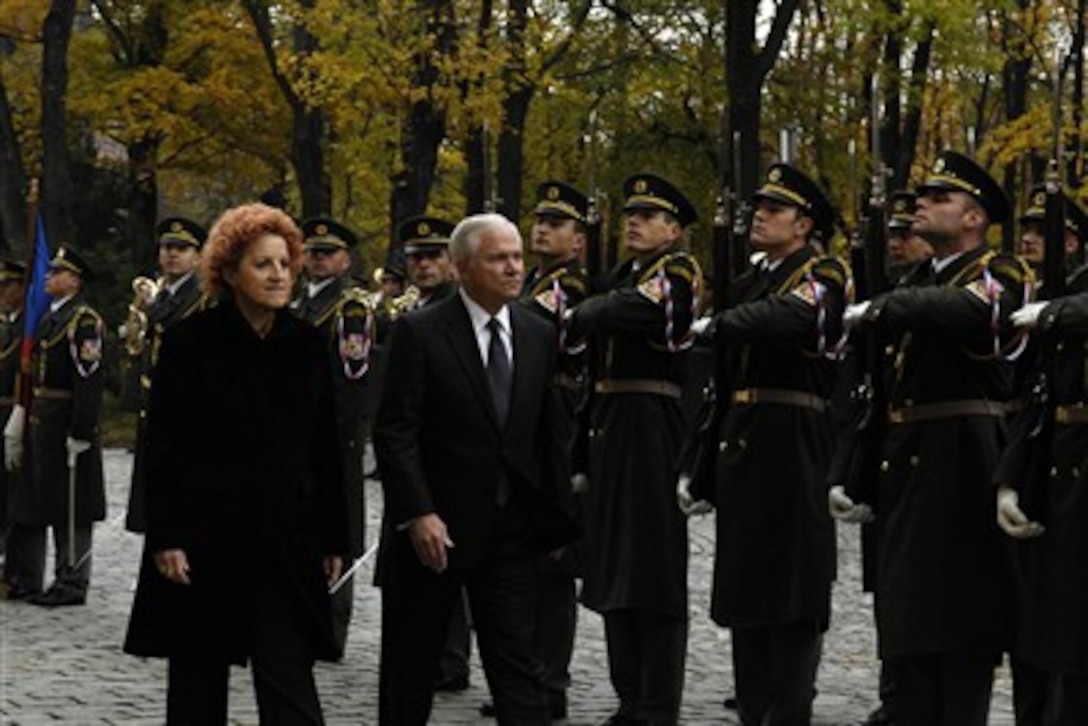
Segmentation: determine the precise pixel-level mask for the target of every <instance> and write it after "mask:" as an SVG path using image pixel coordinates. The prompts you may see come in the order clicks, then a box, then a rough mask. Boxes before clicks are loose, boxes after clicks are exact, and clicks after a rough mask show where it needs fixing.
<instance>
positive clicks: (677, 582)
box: [572, 249, 702, 617]
mask: <svg viewBox="0 0 1088 726" xmlns="http://www.w3.org/2000/svg"><path fill="white" fill-rule="evenodd" d="M610 283H611V289H610V290H609V291H608V292H606V293H603V294H601V295H596V296H593V297H590V298H588V299H586V301H585V302H583V303H582V304H581V305H579V306H578V308H577V309H576V311H575V314H574V318H573V320H572V331H573V334H574V335H580V334H582V333H583V332H585V333H588V334H589V335H590V349H591V350H592V351H593V355H594V358H595V360H594V362H593V365H594V366H595V371H594V380H595V381H596V384H595V385H596V389H595V392H594V393H593V394H592V398H591V403H590V405H591V410H590V431H589V436H590V438H589V478H590V484H589V490H588V491H587V492H586V494H585V495H584V497H583V499H584V505H585V507H584V510H583V511H584V516H585V534H584V541H585V572H584V586H583V589H582V602H583V603H584V604H585V605H586V606H587V607H589V608H592V609H593V610H596V611H597V612H608V611H610V610H615V609H622V608H640V609H647V610H656V611H659V612H664V613H668V614H671V615H673V616H676V617H686V616H687V570H688V568H687V563H688V539H687V518H686V517H685V516H684V515H683V514H682V513H681V512H680V510H679V508H678V507H677V506H676V495H675V487H676V469H675V462H676V458H677V454H678V453H679V448H680V445H681V442H682V438H683V433H684V430H683V429H684V422H683V412H682V410H681V407H680V388H681V386H682V384H683V381H684V377H685V365H686V359H687V344H688V343H689V342H690V340H689V330H690V327H691V322H692V320H693V317H694V304H695V300H696V298H697V296H698V291H699V289H700V288H701V286H702V275H701V272H700V270H699V267H698V264H697V263H696V262H695V260H694V258H692V257H691V256H690V255H688V254H686V253H684V252H681V251H679V250H676V249H666V250H664V251H663V252H662V253H660V254H659V255H657V256H656V257H654V258H653V259H651V260H649V261H648V262H647V263H646V264H645V265H643V266H642V267H641V268H640V269H635V266H634V263H633V261H628V262H626V263H624V264H623V265H621V266H620V267H619V268H617V270H616V271H615V272H614V273H613V277H612V280H611V281H610ZM639 382H644V383H649V384H650V385H652V386H655V387H657V388H659V389H660V392H658V393H648V392H629V393H623V392H614V393H602V392H601V387H609V386H612V387H618V389H619V390H622V389H623V387H624V386H628V385H636V386H637V385H639ZM661 384H664V385H661ZM670 387H671V388H670ZM613 390H617V389H616V388H614V389H613ZM666 391H669V392H666Z"/></svg>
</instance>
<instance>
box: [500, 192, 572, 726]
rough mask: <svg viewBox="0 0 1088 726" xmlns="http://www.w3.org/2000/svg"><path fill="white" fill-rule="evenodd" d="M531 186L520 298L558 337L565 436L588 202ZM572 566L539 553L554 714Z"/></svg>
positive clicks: (541, 624) (568, 630) (565, 649)
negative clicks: (571, 325)
mask: <svg viewBox="0 0 1088 726" xmlns="http://www.w3.org/2000/svg"><path fill="white" fill-rule="evenodd" d="M536 191H537V203H536V207H535V208H534V209H533V229H532V233H531V236H530V239H529V247H530V249H531V250H532V253H533V254H534V255H536V258H537V262H538V264H537V266H536V267H534V268H533V269H532V270H530V271H529V272H528V274H527V275H526V276H525V283H524V286H523V288H522V297H521V302H522V304H524V305H525V306H526V307H528V308H529V309H530V310H532V311H533V312H535V313H537V314H538V315H540V316H542V317H543V318H544V319H546V320H550V321H551V322H552V323H553V324H554V325H555V329H556V334H557V335H558V336H559V355H560V360H559V361H558V362H557V363H556V376H555V385H556V388H557V389H558V390H559V392H560V395H561V398H562V400H563V404H564V413H565V414H566V420H565V421H563V422H562V424H563V425H564V426H566V427H567V428H568V432H567V434H566V438H567V439H568V440H570V439H571V438H572V437H573V435H574V433H573V432H574V417H575V409H576V408H577V407H578V405H579V404H580V403H581V402H582V401H583V398H584V396H585V391H584V390H583V389H584V387H585V378H586V377H585V350H586V346H585V341H577V340H570V339H569V338H568V336H567V331H566V330H565V327H566V326H565V322H564V317H565V316H566V312H567V311H568V310H570V309H572V308H574V307H575V306H577V305H578V304H579V303H581V302H582V300H584V299H585V297H586V294H587V293H588V291H589V276H588V274H587V273H586V269H585V266H584V265H583V264H582V259H581V255H582V251H583V250H584V249H585V245H586V225H587V223H588V219H587V216H586V215H587V214H588V208H589V200H588V199H587V198H586V196H585V195H584V194H582V193H581V192H580V191H578V190H577V189H575V188H574V187H572V186H571V185H569V184H566V183H564V182H561V181H546V182H544V183H542V184H540V185H539V186H538V187H537V190H536ZM575 569H576V565H575V558H574V554H573V552H572V550H571V549H570V548H567V549H565V550H564V551H563V553H562V554H561V555H559V556H558V557H556V556H552V555H548V556H546V557H544V558H542V565H541V573H542V578H541V584H540V599H539V601H538V604H537V611H536V619H537V638H536V641H537V654H538V656H539V657H540V660H541V663H542V664H543V666H544V686H545V687H546V688H547V690H548V701H549V703H550V705H551V710H552V718H553V719H561V718H566V717H567V688H569V687H570V659H571V655H572V653H573V652H574V632H575V628H576V625H577V614H578V603H577V599H576V597H575V587H574V578H575ZM480 710H481V713H483V714H484V715H493V711H492V710H490V709H488V708H487V706H486V704H485V707H483V708H481V709H480Z"/></svg>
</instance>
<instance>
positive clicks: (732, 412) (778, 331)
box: [679, 164, 848, 725]
mask: <svg viewBox="0 0 1088 726" xmlns="http://www.w3.org/2000/svg"><path fill="white" fill-rule="evenodd" d="M752 203H753V207H754V209H755V212H754V217H753V222H752V231H751V234H750V238H749V239H750V242H751V244H752V247H753V248H755V249H756V250H759V251H762V252H764V253H765V255H764V257H763V258H762V261H761V262H760V264H759V266H757V267H754V268H752V269H751V270H749V271H748V272H746V273H745V274H744V275H742V276H741V277H740V278H739V279H738V280H737V282H736V283H735V285H734V286H733V288H732V289H731V290H730V294H729V298H730V300H729V305H728V306H727V307H726V309H725V311H724V312H721V313H719V314H717V315H716V316H715V317H714V318H713V319H712V321H711V322H710V323H709V325H710V328H709V332H710V335H711V336H712V338H713V342H714V349H715V355H714V357H715V365H714V390H715V391H716V392H717V396H718V404H717V405H718V407H719V409H718V416H717V419H716V421H715V422H714V423H713V424H712V425H710V426H707V427H705V428H704V431H703V434H702V435H703V436H705V437H707V438H706V440H705V441H704V443H703V447H702V448H703V450H704V451H707V452H710V455H712V456H714V457H715V458H714V460H713V461H714V477H713V479H714V484H713V490H712V491H711V492H709V495H710V497H709V498H710V501H711V502H712V503H713V504H714V505H715V507H716V508H717V513H718V514H717V541H716V552H715V560H714V587H713V593H712V598H711V617H712V618H713V619H714V621H715V622H716V623H718V624H719V625H722V626H726V627H729V628H730V629H731V631H732V650H733V672H734V677H735V680H736V688H737V706H738V710H739V712H740V718H741V721H742V723H752V724H767V725H770V724H775V725H785V724H806V723H809V721H810V719H811V717H812V700H813V698H814V696H815V688H814V684H815V679H816V670H817V667H818V665H819V661H820V649H821V645H822V637H823V633H824V632H825V631H826V630H827V627H828V624H829V620H830V610H831V582H832V580H833V579H834V575H835V557H836V548H835V530H834V526H833V523H832V520H831V516H830V515H829V513H828V511H827V507H826V505H825V503H826V497H827V494H826V484H825V482H826V476H827V472H828V467H829V465H830V462H831V454H832V449H833V445H834V437H833V430H834V428H833V425H832V420H831V412H830V407H829V401H830V399H831V396H832V392H833V389H834V385H835V381H836V377H837V375H838V370H837V369H838V357H839V356H838V353H839V343H840V341H841V340H842V335H843V327H842V314H843V310H844V308H845V305H846V299H847V287H848V283H847V278H848V272H847V270H846V268H845V267H844V265H843V264H842V263H841V262H839V261H838V260H835V259H833V258H830V257H825V256H823V255H822V254H820V253H819V251H818V250H819V249H822V248H824V247H825V246H826V244H827V242H828V240H829V239H830V237H831V234H832V231H833V221H834V212H833V210H832V207H831V203H830V202H829V201H828V199H827V196H826V195H825V194H824V193H823V191H822V190H821V189H820V188H819V187H818V186H817V185H816V184H815V183H814V182H813V181H812V180H811V179H810V178H809V177H808V176H806V175H805V174H804V173H803V172H801V171H799V170H798V169H796V168H795V167H793V166H790V165H788V164H775V165H774V166H772V167H771V168H770V169H769V170H768V173H767V177H766V180H765V181H764V183H763V185H762V186H761V187H760V188H759V189H758V190H757V191H756V193H755V195H754V198H753V200H752ZM706 483H709V478H708V479H707V482H706ZM685 484H686V481H684V480H682V481H681V484H680V487H679V489H680V494H681V502H680V503H681V506H685V505H686V504H687V502H686V501H685V500H686V499H687V497H685V496H684V491H683V490H684V489H685V488H686V487H685Z"/></svg>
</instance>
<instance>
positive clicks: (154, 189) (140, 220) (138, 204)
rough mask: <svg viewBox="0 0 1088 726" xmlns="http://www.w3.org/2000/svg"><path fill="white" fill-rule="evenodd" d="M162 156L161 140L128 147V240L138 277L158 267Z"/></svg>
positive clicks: (152, 138) (150, 139) (155, 139)
mask: <svg viewBox="0 0 1088 726" xmlns="http://www.w3.org/2000/svg"><path fill="white" fill-rule="evenodd" d="M158 154H159V139H158V138H156V137H148V138H145V139H144V140H142V141H138V142H136V143H134V144H130V145H129V147H128V168H129V192H128V195H129V196H128V203H127V204H126V207H127V208H128V218H127V224H126V229H125V239H126V240H128V241H129V243H130V244H131V245H132V262H133V264H134V266H135V269H136V271H137V272H138V273H146V272H147V271H149V270H152V269H154V268H155V267H156V266H157V265H158V254H157V253H158V248H157V246H156V245H155V244H154V239H155V223H156V220H157V219H158V211H159V210H158V204H159V185H158V175H157V162H158Z"/></svg>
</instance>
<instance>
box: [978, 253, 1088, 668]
mask: <svg viewBox="0 0 1088 726" xmlns="http://www.w3.org/2000/svg"><path fill="white" fill-rule="evenodd" d="M1085 272H1088V270H1084V269H1082V270H1081V271H1079V274H1075V275H1074V277H1073V279H1072V280H1071V283H1070V286H1069V289H1070V292H1071V293H1072V294H1071V295H1070V296H1068V297H1063V298H1059V299H1057V300H1054V301H1052V302H1050V304H1048V305H1047V307H1046V308H1044V312H1043V316H1042V318H1041V320H1040V324H1039V328H1038V330H1037V332H1035V333H1033V334H1034V335H1035V336H1036V337H1037V339H1038V343H1039V345H1040V348H1042V349H1046V350H1047V351H1049V352H1050V355H1048V356H1045V357H1044V358H1046V360H1043V361H1042V363H1043V364H1044V365H1045V367H1044V372H1045V375H1046V380H1045V382H1043V383H1042V384H1041V385H1043V386H1044V388H1043V389H1042V390H1041V391H1040V394H1042V395H1044V396H1045V401H1042V402H1040V403H1042V405H1038V406H1029V408H1028V409H1027V410H1026V411H1025V416H1024V419H1025V420H1023V421H1020V422H1018V423H1019V424H1020V426H1019V427H1018V428H1019V429H1020V433H1021V434H1022V435H1021V436H1018V437H1016V438H1015V439H1014V440H1013V442H1012V443H1011V444H1010V445H1009V447H1008V449H1007V450H1006V452H1005V454H1004V455H1003V456H1002V459H1001V466H999V468H998V472H997V473H996V474H995V476H994V478H995V481H996V482H997V483H1000V484H1007V485H1009V486H1012V487H1013V488H1015V489H1017V490H1018V491H1019V492H1020V501H1021V506H1022V507H1023V509H1024V511H1025V513H1026V514H1027V515H1028V516H1029V517H1030V518H1032V519H1036V520H1038V521H1040V522H1042V523H1043V524H1044V525H1045V526H1046V532H1045V533H1044V534H1043V536H1041V537H1039V538H1037V539H1029V540H1022V541H1021V540H1017V541H1015V542H1013V543H1012V546H1013V547H1014V548H1015V551H1016V554H1017V557H1018V564H1020V565H1021V570H1022V572H1021V574H1022V576H1023V583H1024V593H1023V602H1022V612H1021V618H1020V626H1019V638H1018V643H1017V652H1018V655H1020V657H1022V658H1024V659H1025V660H1027V661H1028V662H1030V663H1033V664H1035V665H1036V666H1037V667H1040V668H1042V669H1043V670H1046V671H1048V672H1054V673H1062V674H1068V675H1074V676H1077V677H1081V678H1084V677H1088V621H1086V620H1085V617H1084V613H1085V612H1088V579H1085V577H1084V576H1083V570H1084V562H1085V559H1086V558H1088V541H1086V540H1085V538H1084V523H1085V522H1086V521H1088V419H1085V418H1083V416H1079V414H1078V413H1077V412H1078V411H1079V412H1080V414H1083V411H1084V410H1085V407H1086V406H1088V367H1086V366H1088V274H1084V273H1085ZM1044 417H1045V418H1044Z"/></svg>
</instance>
